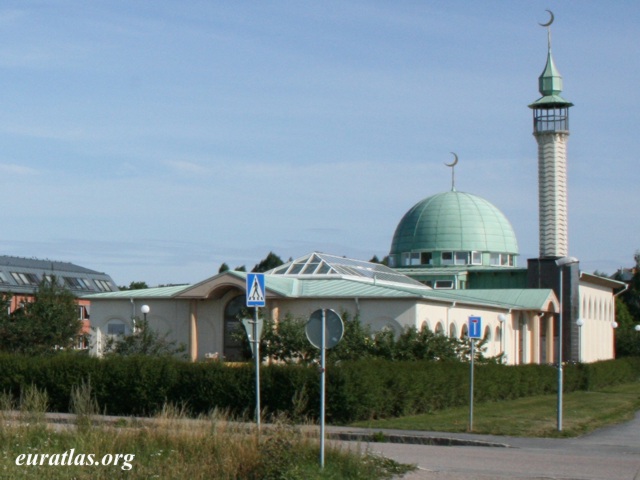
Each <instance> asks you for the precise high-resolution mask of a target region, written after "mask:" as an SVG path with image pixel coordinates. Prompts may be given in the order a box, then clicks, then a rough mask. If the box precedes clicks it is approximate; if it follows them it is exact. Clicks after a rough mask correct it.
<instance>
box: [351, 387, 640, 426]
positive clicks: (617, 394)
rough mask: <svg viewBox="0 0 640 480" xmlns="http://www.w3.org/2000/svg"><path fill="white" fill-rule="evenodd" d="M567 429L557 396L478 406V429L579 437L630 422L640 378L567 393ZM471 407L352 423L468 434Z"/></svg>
mask: <svg viewBox="0 0 640 480" xmlns="http://www.w3.org/2000/svg"><path fill="white" fill-rule="evenodd" d="M563 398H564V401H563V404H564V408H563V422H562V423H563V428H562V432H558V431H557V423H556V418H557V402H556V400H557V396H556V395H537V396H533V397H526V398H518V399H515V400H507V401H501V402H487V403H482V404H478V405H475V406H474V415H473V433H480V434H488V435H508V436H516V437H575V436H578V435H583V434H585V433H589V432H591V431H593V430H596V429H598V428H602V427H604V426H607V425H612V424H617V423H621V422H624V421H628V420H631V419H632V418H633V416H634V415H635V413H636V412H637V411H638V410H640V382H635V383H628V384H623V385H616V386H611V387H607V388H603V389H600V390H597V391H576V392H572V393H567V394H565V395H564V397H563ZM468 420H469V407H468V406H465V407H454V408H447V409H444V410H439V411H435V412H432V413H428V414H422V415H411V416H406V417H399V418H388V419H383V420H371V421H365V422H356V423H353V424H352V425H353V426H358V427H367V428H372V429H401V430H423V431H434V432H466V431H468V426H469V421H468Z"/></svg>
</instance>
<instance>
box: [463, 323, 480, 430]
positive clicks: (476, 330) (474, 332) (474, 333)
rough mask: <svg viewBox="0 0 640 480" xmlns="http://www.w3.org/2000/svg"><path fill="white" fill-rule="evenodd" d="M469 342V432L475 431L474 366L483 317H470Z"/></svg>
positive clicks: (468, 327)
mask: <svg viewBox="0 0 640 480" xmlns="http://www.w3.org/2000/svg"><path fill="white" fill-rule="evenodd" d="M467 330H468V332H469V342H471V366H470V370H469V431H470V432H472V431H473V364H474V361H475V356H476V350H475V345H476V339H478V338H482V317H477V316H474V315H472V316H470V317H469V325H468V326H467Z"/></svg>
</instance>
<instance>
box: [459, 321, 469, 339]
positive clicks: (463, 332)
mask: <svg viewBox="0 0 640 480" xmlns="http://www.w3.org/2000/svg"><path fill="white" fill-rule="evenodd" d="M467 336H468V333H467V324H466V323H465V324H464V325H463V326H462V330H460V338H461V339H462V340H464V339H465V338H467Z"/></svg>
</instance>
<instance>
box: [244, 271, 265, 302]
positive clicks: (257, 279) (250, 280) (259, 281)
mask: <svg viewBox="0 0 640 480" xmlns="http://www.w3.org/2000/svg"><path fill="white" fill-rule="evenodd" d="M265 304H266V301H265V291H264V273H247V307H264V306H265Z"/></svg>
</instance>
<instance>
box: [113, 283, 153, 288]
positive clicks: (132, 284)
mask: <svg viewBox="0 0 640 480" xmlns="http://www.w3.org/2000/svg"><path fill="white" fill-rule="evenodd" d="M118 288H120V290H144V289H145V288H149V285H147V282H131V283H130V284H129V286H128V287H124V286H122V287H118Z"/></svg>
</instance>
